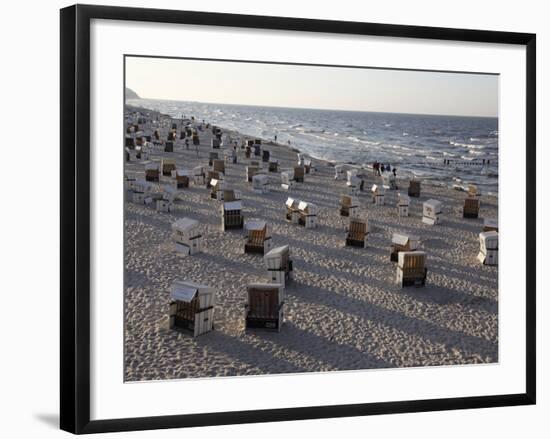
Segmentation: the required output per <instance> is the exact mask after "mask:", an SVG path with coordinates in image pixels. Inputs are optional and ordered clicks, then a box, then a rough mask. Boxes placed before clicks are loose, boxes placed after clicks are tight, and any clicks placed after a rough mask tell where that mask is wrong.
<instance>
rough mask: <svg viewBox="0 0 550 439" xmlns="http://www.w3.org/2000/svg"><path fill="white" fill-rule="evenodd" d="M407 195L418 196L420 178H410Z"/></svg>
mask: <svg viewBox="0 0 550 439" xmlns="http://www.w3.org/2000/svg"><path fill="white" fill-rule="evenodd" d="M408 194H409V197H419V196H420V180H415V179H412V180H411V181H409V191H408Z"/></svg>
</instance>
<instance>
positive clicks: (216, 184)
mask: <svg viewBox="0 0 550 439" xmlns="http://www.w3.org/2000/svg"><path fill="white" fill-rule="evenodd" d="M224 189H225V182H224V181H223V180H216V179H215V178H213V179H212V180H210V198H212V199H214V200H218V201H219V200H221V199H222V198H223V191H224Z"/></svg>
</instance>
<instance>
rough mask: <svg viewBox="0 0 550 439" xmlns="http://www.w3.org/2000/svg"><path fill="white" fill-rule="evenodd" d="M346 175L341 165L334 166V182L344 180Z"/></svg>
mask: <svg viewBox="0 0 550 439" xmlns="http://www.w3.org/2000/svg"><path fill="white" fill-rule="evenodd" d="M345 178H346V173H345V172H344V166H343V165H336V166H334V179H335V180H345Z"/></svg>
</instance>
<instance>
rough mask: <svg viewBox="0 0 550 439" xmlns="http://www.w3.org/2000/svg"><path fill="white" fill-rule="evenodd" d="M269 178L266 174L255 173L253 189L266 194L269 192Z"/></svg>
mask: <svg viewBox="0 0 550 439" xmlns="http://www.w3.org/2000/svg"><path fill="white" fill-rule="evenodd" d="M268 185H269V180H268V178H267V175H265V174H255V175H254V176H252V190H253V191H254V192H255V193H257V194H266V193H268V192H269V186H268Z"/></svg>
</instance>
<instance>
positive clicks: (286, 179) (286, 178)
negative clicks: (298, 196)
mask: <svg viewBox="0 0 550 439" xmlns="http://www.w3.org/2000/svg"><path fill="white" fill-rule="evenodd" d="M293 186H294V172H293V171H292V170H290V171H284V172H281V188H283V189H284V190H285V191H288V190H290V189H291V188H292V187H293Z"/></svg>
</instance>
